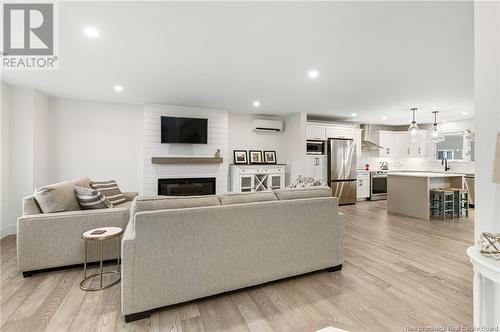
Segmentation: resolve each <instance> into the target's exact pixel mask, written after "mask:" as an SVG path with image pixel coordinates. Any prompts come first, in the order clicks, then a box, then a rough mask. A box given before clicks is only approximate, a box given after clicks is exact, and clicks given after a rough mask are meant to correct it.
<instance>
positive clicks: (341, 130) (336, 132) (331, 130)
mask: <svg viewBox="0 0 500 332" xmlns="http://www.w3.org/2000/svg"><path fill="white" fill-rule="evenodd" d="M326 137H327V138H351V139H353V138H354V128H349V127H326Z"/></svg>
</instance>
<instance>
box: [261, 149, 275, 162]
mask: <svg viewBox="0 0 500 332" xmlns="http://www.w3.org/2000/svg"><path fill="white" fill-rule="evenodd" d="M264 162H265V163H266V164H276V151H264Z"/></svg>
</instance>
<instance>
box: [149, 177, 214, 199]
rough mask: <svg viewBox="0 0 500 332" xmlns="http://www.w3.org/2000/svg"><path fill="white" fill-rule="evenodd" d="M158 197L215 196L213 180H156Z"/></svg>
mask: <svg viewBox="0 0 500 332" xmlns="http://www.w3.org/2000/svg"><path fill="white" fill-rule="evenodd" d="M158 195H164V196H197V195H215V178H170V179H158Z"/></svg>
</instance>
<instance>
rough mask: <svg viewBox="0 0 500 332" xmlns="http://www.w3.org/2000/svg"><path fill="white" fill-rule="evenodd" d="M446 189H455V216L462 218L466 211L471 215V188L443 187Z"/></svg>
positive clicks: (467, 215)
mask: <svg viewBox="0 0 500 332" xmlns="http://www.w3.org/2000/svg"><path fill="white" fill-rule="evenodd" d="M443 189H446V190H453V196H454V206H455V211H454V213H455V216H456V217H457V218H461V217H462V215H463V214H464V213H465V216H466V217H469V190H467V189H462V188H443Z"/></svg>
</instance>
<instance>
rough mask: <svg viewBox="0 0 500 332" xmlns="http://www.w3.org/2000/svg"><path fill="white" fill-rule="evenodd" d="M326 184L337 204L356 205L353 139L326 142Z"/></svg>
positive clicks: (333, 139)
mask: <svg viewBox="0 0 500 332" xmlns="http://www.w3.org/2000/svg"><path fill="white" fill-rule="evenodd" d="M328 182H329V183H330V187H332V191H333V196H335V197H338V199H339V204H340V205H344V204H356V189H357V187H356V186H357V182H356V143H354V140H353V139H340V138H330V139H329V140H328Z"/></svg>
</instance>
